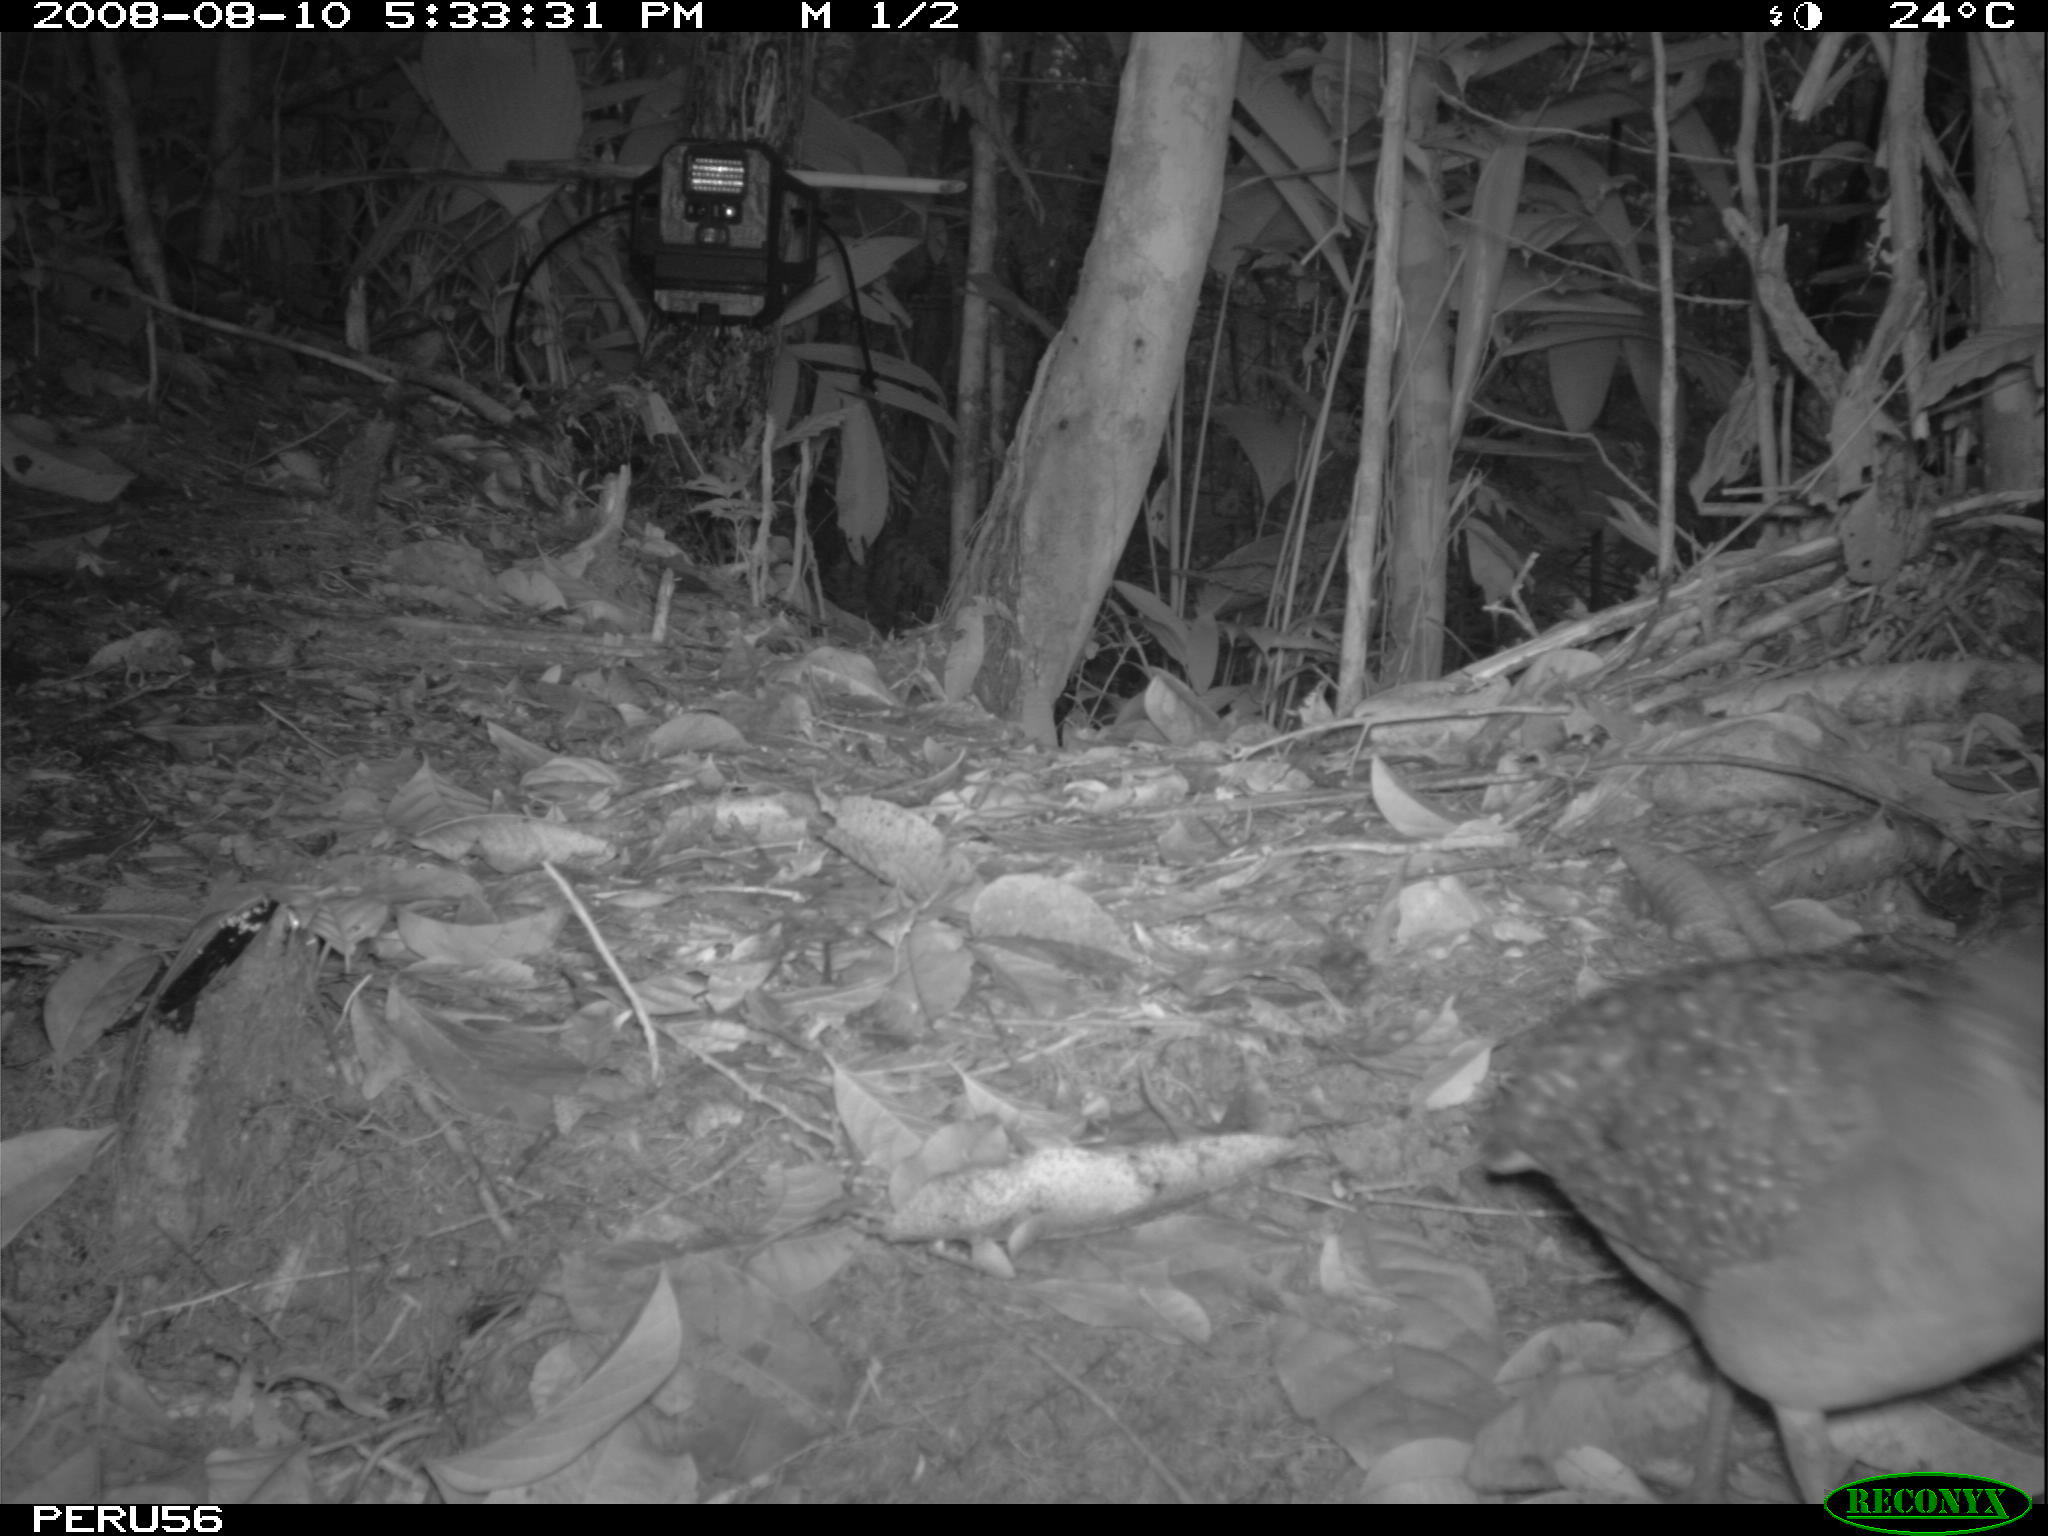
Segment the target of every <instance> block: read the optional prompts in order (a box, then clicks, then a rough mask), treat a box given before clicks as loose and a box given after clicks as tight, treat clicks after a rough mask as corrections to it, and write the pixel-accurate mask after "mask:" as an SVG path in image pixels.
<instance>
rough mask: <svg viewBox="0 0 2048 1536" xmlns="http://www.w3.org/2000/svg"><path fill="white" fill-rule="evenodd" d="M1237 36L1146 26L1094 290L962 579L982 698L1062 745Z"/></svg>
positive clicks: (1170, 367)
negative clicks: (981, 600)
mask: <svg viewBox="0 0 2048 1536" xmlns="http://www.w3.org/2000/svg"><path fill="white" fill-rule="evenodd" d="M1239 42H1240V39H1239V35H1238V34H1237V33H1235V32H1141V33H1138V34H1136V35H1134V37H1133V38H1132V41H1131V56H1130V58H1129V60H1128V61H1127V62H1126V64H1125V66H1124V77H1123V86H1122V91H1121V94H1120V95H1119V97H1118V100H1117V114H1116V131H1115V135H1114V137H1113V140H1112V145H1111V152H1110V162H1109V177H1108V181H1107V183H1106V184H1105V186H1104V188H1103V194H1102V212H1101V214H1100V216H1099V217H1098V219H1097V221H1096V227H1095V238H1094V240H1093V241H1092V242H1091V243H1090V245H1089V247H1088V256H1087V260H1086V262H1085V263H1084V264H1083V266H1082V269H1081V285H1080V291H1079V293H1078V294H1077V295H1076V296H1075V300H1074V308H1073V312H1072V314H1071V315H1070V316H1069V317H1068V319H1067V323H1066V325H1065V327H1064V328H1063V329H1062V330H1061V331H1060V333H1059V335H1058V336H1056V337H1055V338H1054V339H1053V343H1052V346H1051V347H1050V348H1049V349H1048V350H1047V352H1046V355H1045V357H1044V359H1043V360H1042V361H1041V362H1040V363H1039V367H1038V378H1037V381H1036V383H1035V384H1034V385H1033V388H1032V392H1031V398H1030V400H1028V401H1027V402H1026V403H1025V406H1024V411H1023V415H1022V417H1021V418H1020V419H1019V421H1018V424H1017V434H1016V437H1015V439H1014V440H1013V441H1012V443H1011V445H1010V451H1009V454H1008V456H1007V458H1006V460H1005V463H1004V466H1003V472H1002V477H1001V479H1000V480H999V481H998V482H997V484H996V489H995V491H994V493H993V495H992V496H991V497H990V501H989V509H988V512H987V515H986V516H985V517H984V518H983V519H982V523H981V526H980V528H979V529H977V531H976V534H975V541H974V548H973V550H972V552H971V554H970V556H969V559H968V562H967V565H966V568H965V570H964V571H963V572H962V573H961V579H960V580H959V581H957V582H956V584H955V588H954V592H955V599H954V603H953V606H955V607H957V606H958V605H959V602H960V600H961V599H962V598H964V597H965V596H966V595H968V594H974V595H978V596H982V597H987V598H990V599H993V602H992V604H991V610H992V617H993V618H994V620H995V622H994V623H993V624H991V626H990V628H989V636H990V642H991V643H990V647H989V654H988V659H987V662H986V663H985V665H984V666H983V669H982V673H981V678H980V681H979V683H978V684H977V690H976V691H977V693H978V694H979V695H980V697H981V700H982V702H983V703H985V704H987V705H988V706H989V707H990V708H991V709H993V710H995V711H996V712H997V713H999V714H1002V715H1005V716H1007V717H1009V718H1011V719H1014V720H1017V721H1018V722H1020V723H1021V724H1022V725H1023V726H1024V728H1025V730H1026V732H1027V733H1028V734H1029V735H1030V736H1031V737H1032V738H1033V739H1034V740H1036V741H1038V742H1041V743H1043V744H1045V745H1048V746H1050V745H1052V744H1053V742H1054V740H1055V733H1054V729H1053V715H1052V712H1053V704H1054V702H1055V701H1056V700H1057V699H1058V698H1059V696H1060V693H1061V691H1062V690H1063V689H1064V688H1065V686H1066V682H1067V677H1068V674H1069V673H1070V672H1071V671H1072V669H1073V666H1074V662H1075V660H1076V658H1077V657H1079V655H1080V654H1081V648H1082V646H1083V645H1084V644H1085V643H1086V641H1087V638H1088V631H1089V627H1090V625H1091V624H1092V623H1093V622H1094V617H1095V610H1096V608H1097V607H1098V606H1099V605H1100V603H1101V602H1102V598H1103V594H1104V593H1105V592H1107V591H1108V590H1109V582H1110V578H1111V577H1112V576H1113V575H1114V574H1115V572H1116V562H1117V557H1118V556H1119V555H1120V554H1121V553H1122V552H1123V547H1124V541H1125V540H1126V539H1127V538H1128V537H1129V535H1130V530H1131V524H1132V522H1133V521H1134V520H1135V519H1136V517H1137V514H1138V509H1139V506H1140V505H1141V504H1142V502H1143V500H1144V496H1145V488H1146V484H1147V481H1148V480H1149V479H1150V477H1151V473H1152V466H1153V463H1154V461H1155V460H1156V459H1157V458H1158V454H1159V443H1160V439H1161V437H1162V436H1163V434H1164V432H1165V428H1166V413H1167V411H1168V410H1169V409H1170V408H1171V407H1172V403H1173V398H1174V386H1175V384H1176V382H1177V381H1178V379H1179V377H1180V370H1181V365H1182V361H1183V358H1184V357H1185V355H1186V352H1187V342H1188V333H1189V331H1190V330H1191V329H1192V328H1193V324H1194V315H1195V303H1196V300H1197V299H1198V298H1199V297H1200V296H1201V287H1202V275H1203V272H1204V270H1205V267H1206V259H1207V256H1208V252H1209V245H1210V242H1211V241H1212V240H1213V239H1214V238H1215V233H1216V215H1217V210H1218V209H1219V208H1220V207H1221V205H1222V200H1223V147H1224V143H1225V140H1226V138H1227V136H1228V133H1229V128H1230V104H1231V100H1232V96H1233V92H1234V89H1235V86H1236V81H1237V54H1238V47H1239Z"/></svg>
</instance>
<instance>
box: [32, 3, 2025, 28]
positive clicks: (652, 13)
mask: <svg viewBox="0 0 2048 1536" xmlns="http://www.w3.org/2000/svg"><path fill="white" fill-rule="evenodd" d="M1740 9H1741V8H1740V7H1737V8H1734V11H1733V12H1732V13H1731V14H1733V13H1739V11H1740ZM2021 9H2022V6H2021V3H2020V0H1855V3H1854V4H1850V3H1848V0H1827V3H1826V4H1825V5H1822V4H1821V3H1820V0H1784V3H1776V4H1773V3H1768V0H1767V3H1765V4H1762V5H1760V6H1758V7H1755V14H1756V19H1757V23H1758V25H1757V26H1756V30H1758V31H1766V30H1768V31H1779V32H1789V31H1797V32H1817V31H1821V30H1830V31H1872V32H1877V31H1891V32H1949V31H1960V32H2011V31H2017V30H2022V29H2025V28H2027V27H2029V26H2031V25H2035V24H2030V23H2027V22H2025V21H2023V19H2022V17H2021V15H2020V12H2021ZM968 11H969V7H967V6H966V5H963V4H960V3H958V0H283V3H279V0H267V3H266V0H30V5H29V13H30V16H31V17H32V18H33V19H32V20H31V22H30V26H31V27H32V28H34V29H36V30H39V31H63V32H149V31H169V30H175V31H181V32H182V31H201V32H245V31H264V32H272V31H296V32H363V31H374V32H413V31H420V32H435V31H443V32H614V31H635V32H688V31H711V30H721V29H723V28H724V27H726V26H747V27H759V26H762V25H764V24H772V23H773V21H774V20H775V19H776V13H777V12H780V13H781V17H782V21H783V24H784V25H785V26H786V27H788V28H789V29H790V30H792V31H799V32H811V31H818V32H841V31H862V32H956V31H966V30H969V29H971V28H972V27H973V26H975V25H976V24H977V23H976V21H974V20H970V18H969V15H968ZM980 24H982V25H985V24H986V20H985V19H983V20H982V21H981V22H980Z"/></svg>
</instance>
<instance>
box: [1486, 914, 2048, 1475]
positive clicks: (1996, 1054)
mask: <svg viewBox="0 0 2048 1536" xmlns="http://www.w3.org/2000/svg"><path fill="white" fill-rule="evenodd" d="M1514 1056H1518V1057H1519V1059H1518V1060H1514V1059H1512V1058H1513V1057H1514ZM1510 1066H1511V1068H1512V1069H1513V1070H1512V1071H1511V1073H1510V1080H1509V1082H1508V1084H1507V1086H1506V1087H1505V1088H1504V1090H1503V1092H1502V1093H1501V1095H1500V1097H1499V1098H1498V1100H1497V1101H1496V1104H1495V1107H1494V1109H1493V1112H1492V1115H1491V1119H1490V1123H1489V1125H1488V1127H1487V1131H1486V1139H1485V1143H1484V1148H1483V1158H1484V1161H1485V1162H1486V1164H1487V1166H1488V1167H1489V1168H1490V1169H1491V1171H1493V1172H1495V1173H1514V1172H1521V1171H1526V1170H1528V1169H1531V1168H1534V1169H1537V1170H1540V1171H1541V1172H1543V1173H1545V1174H1547V1175H1548V1176H1549V1178H1550V1179H1551V1180H1552V1181H1553V1182H1554V1183H1555V1184H1556V1185H1557V1187H1558V1188H1559V1189H1560V1190H1561V1191H1562V1192H1563V1193H1564V1194H1565V1195H1566V1196H1567V1197H1568V1198H1569V1199H1570V1201H1571V1202H1572V1204H1573V1205H1574V1206H1576V1207H1577V1208H1578V1210H1579V1211H1580V1212H1581V1213H1582V1214H1583V1215H1584V1216H1585V1217H1586V1218H1587V1219H1588V1220H1589V1221H1590V1222H1591V1223H1592V1224H1593V1225H1594V1226H1595V1227H1596V1228H1598V1229H1599V1231H1600V1233H1601V1235H1602V1236H1603V1237H1604V1238H1605V1240H1606V1242H1607V1243H1608V1245H1609V1246H1610V1247H1611V1248H1612V1249H1613V1250H1614V1252H1615V1253H1616V1254H1617V1255H1618V1256H1619V1257H1620V1258H1621V1259H1622V1261H1623V1262H1624V1263H1625V1264H1626V1265H1627V1266H1628V1268H1629V1269H1630V1270H1632V1271H1633V1272H1634V1273H1635V1274H1636V1275H1637V1276H1638V1277H1639V1278H1640V1279H1641V1280H1642V1281H1643V1282H1644V1283H1645V1284H1646V1285H1648V1286H1649V1287H1650V1289H1651V1290H1653V1291H1655V1292H1656V1293H1657V1294H1658V1295H1660V1296H1661V1297H1663V1299H1664V1300H1665V1301H1667V1302H1669V1303H1670V1304H1671V1305H1672V1306H1673V1307H1675V1308H1677V1309H1678V1310H1679V1311H1680V1312H1681V1313H1683V1314H1684V1315H1685V1316H1686V1317H1687V1318H1688V1319H1689V1320H1690V1322H1691V1324H1692V1327H1693V1331H1694V1332H1695V1333H1696V1334H1697V1335H1698V1337H1699V1340H1700V1343H1701V1344H1702V1346H1703V1347H1704V1348H1705V1350H1706V1353H1707V1355H1708V1356H1709V1357H1710V1358H1711V1359H1712V1360H1713V1362H1714V1363H1715V1365H1716V1366H1718V1367H1719V1370H1720V1372H1721V1373H1722V1374H1723V1375H1724V1376H1725V1378H1726V1379H1727V1380H1728V1381H1732V1382H1733V1383H1734V1384H1736V1385H1738V1386H1741V1387H1744V1388H1746V1389H1748V1390H1749V1391H1750V1392H1753V1393H1755V1394H1756V1395H1757V1396H1758V1397H1760V1398H1762V1399H1763V1400H1764V1401H1765V1402H1767V1403H1768V1404H1769V1405H1770V1406H1771V1408H1772V1410H1773V1411H1774V1413H1775V1415H1776V1418H1777V1421H1778V1426H1779V1429H1780V1432H1781V1433H1782V1435H1783V1437H1784V1441H1785V1447H1786V1454H1787V1459H1788V1461H1789V1462H1790V1464H1791V1467H1792V1471H1793V1474H1794V1478H1795V1480H1796V1481H1797V1483H1798V1485H1799V1490H1800V1494H1801V1496H1802V1497H1803V1498H1804V1499H1806V1500H1807V1501H1808V1502H1819V1501H1820V1500H1821V1499H1823V1498H1824V1497H1825V1496H1826V1494H1827V1492H1828V1491H1829V1490H1830V1489H1831V1488H1833V1487H1834V1486H1836V1485H1837V1484H1838V1483H1840V1482H1841V1481H1842V1480H1843V1478H1844V1476H1845V1475H1846V1473H1847V1471H1848V1468H1847V1466H1846V1464H1845V1462H1844V1459H1843V1458H1841V1457H1840V1456H1839V1455H1838V1453H1837V1452H1836V1451H1835V1449H1834V1446H1833V1444H1832V1442H1831V1441H1829V1439H1828V1437H1827V1428H1826V1422H1825V1415H1826V1414H1827V1413H1828V1412H1829V1411H1833V1410H1841V1409H1847V1408H1853V1407H1860V1406H1865V1405H1870V1404H1875V1403H1880V1402H1886V1401H1889V1400H1891V1399H1893V1398H1897V1397H1903V1396H1907V1395H1909V1394H1912V1393H1915V1392H1920V1391H1924V1390H1927V1389H1930V1388H1933V1387H1938V1386H1943V1385H1946V1384H1948V1383H1949V1382H1952V1381H1956V1380H1958V1379H1960V1378H1961V1377H1963V1376H1965V1375H1967V1374H1969V1373H1970V1372H1972V1371H1974V1370H1977V1369H1979V1368H1981V1367H1983V1366H1986V1365H1990V1364H1992V1363H1994V1362H1996V1361H1999V1360H2001V1359H2004V1358H2005V1357H2007V1356H2009V1355H2012V1354H2015V1353H2017V1352H2019V1351H2020V1350H2023V1349H2025V1348H2026V1347H2028V1346H2029V1345H2030V1344H2033V1343H2035V1342H2036V1341H2038V1340H2039V1339H2040V1338H2041V1336H2042V1209H2043V1191H2042V1169H2043V1162H2044V1154H2043V1143H2042V1128H2041V1127H2042V1113H2041V1102H2042V1085H2041V1084H2042V961H2041V958H2040V950H2039V947H2038V945H2036V946H2033V947H2031V949H2028V950H2019V949H2015V950H2011V951H2008V952H2004V953H1999V954H1993V955H1989V956H1973V957H1969V958H1968V959H1966V960H1963V961H1960V962H1955V963H1937V962H1925V961H1884V960H1871V959H1858V960H1842V959H1826V958H1813V957H1783V958H1760V959H1750V960H1743V961H1734V962H1724V963H1720V964H1715V965H1708V966H1703V967H1698V968H1694V969H1690V970H1684V971H1678V972H1674V973H1670V974H1666V975H1660V976H1652V977H1649V978H1646V979H1643V980H1640V981H1636V982H1632V983H1627V984H1624V985H1621V986H1618V987H1616V988H1614V989H1612V990H1610V991H1607V992H1605V993H1602V994H1600V995H1598V996H1595V997H1593V998H1591V999H1589V1000H1587V1001H1585V1002H1582V1003H1580V1004H1578V1005H1576V1006H1574V1007H1572V1008H1569V1009H1567V1010H1566V1011H1565V1012H1564V1013H1563V1014H1561V1015H1560V1016H1559V1017H1558V1018H1557V1019H1556V1020H1555V1021H1554V1022H1553V1023H1552V1024H1551V1025H1549V1026H1548V1027H1547V1028H1545V1029H1543V1030H1541V1031H1540V1032H1538V1033H1537V1034H1536V1035H1535V1036H1534V1037H1533V1038H1532V1039H1531V1040H1530V1041H1529V1043H1527V1044H1526V1045H1523V1046H1522V1047H1521V1048H1520V1049H1519V1050H1518V1051H1517V1052H1514V1053H1511V1060H1510ZM1721 1394H1722V1401H1720V1402H1719V1403H1717V1405H1716V1410H1717V1411H1716V1413H1715V1414H1713V1415H1710V1437H1717V1438H1719V1439H1720V1440H1721V1441H1723V1442H1725V1438H1726V1423H1727V1419H1728V1414H1727V1399H1728V1398H1729V1396H1730V1394H1728V1392H1727V1390H1726V1387H1725V1385H1723V1386H1722V1388H1721ZM1716 1421H1718V1422H1716ZM1721 1460H1722V1457H1721V1455H1719V1454H1716V1452H1715V1451H1714V1450H1713V1448H1711V1447H1710V1448H1709V1452H1708V1455H1707V1457H1706V1458H1704V1460H1703V1466H1702V1468H1701V1469H1700V1470H1699V1471H1697V1472H1696V1474H1695V1479H1694V1486H1693V1489H1692V1490H1691V1496H1692V1497H1694V1498H1707V1499H1711V1498H1714V1497H1716V1496H1717V1495H1718V1491H1719V1490H1718V1489H1717V1488H1714V1487H1712V1486H1711V1485H1712V1483H1714V1482H1717V1481H1718V1477H1717V1473H1718V1470H1719V1467H1720V1464H1721ZM1709 1468H1711V1469H1712V1470H1709Z"/></svg>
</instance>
